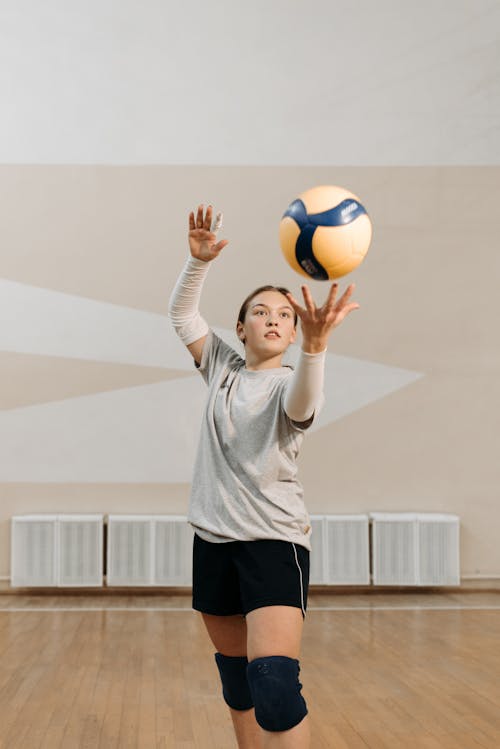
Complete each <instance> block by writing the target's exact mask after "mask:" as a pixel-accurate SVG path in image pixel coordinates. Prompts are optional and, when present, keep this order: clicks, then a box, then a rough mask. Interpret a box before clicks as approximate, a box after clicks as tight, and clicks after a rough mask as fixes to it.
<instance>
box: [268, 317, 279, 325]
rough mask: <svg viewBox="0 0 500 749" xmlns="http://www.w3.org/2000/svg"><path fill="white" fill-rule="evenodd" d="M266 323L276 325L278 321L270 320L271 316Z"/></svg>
mask: <svg viewBox="0 0 500 749" xmlns="http://www.w3.org/2000/svg"><path fill="white" fill-rule="evenodd" d="M266 324H267V325H277V324H278V321H277V320H271V318H269V319H268V321H267V323H266Z"/></svg>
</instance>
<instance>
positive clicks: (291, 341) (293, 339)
mask: <svg viewBox="0 0 500 749" xmlns="http://www.w3.org/2000/svg"><path fill="white" fill-rule="evenodd" d="M296 338H297V328H294V329H293V331H292V334H291V336H290V343H295V339H296Z"/></svg>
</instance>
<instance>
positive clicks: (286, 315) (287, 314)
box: [281, 312, 290, 317]
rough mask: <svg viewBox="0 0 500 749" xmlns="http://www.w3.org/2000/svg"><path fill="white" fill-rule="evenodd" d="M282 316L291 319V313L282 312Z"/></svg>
mask: <svg viewBox="0 0 500 749" xmlns="http://www.w3.org/2000/svg"><path fill="white" fill-rule="evenodd" d="M281 314H282V315H283V316H284V317H290V313H289V312H282V313H281Z"/></svg>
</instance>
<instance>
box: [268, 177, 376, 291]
mask: <svg viewBox="0 0 500 749" xmlns="http://www.w3.org/2000/svg"><path fill="white" fill-rule="evenodd" d="M279 236H280V245H281V250H282V252H283V255H284V256H285V260H286V261H287V263H288V264H289V265H290V266H291V267H292V268H293V270H295V271H296V272H297V273H300V274H301V275H303V276H307V277H308V278H313V279H314V280H315V281H328V280H329V279H334V278H340V277H341V276H345V275H346V274H347V273H350V272H351V271H352V270H354V269H355V268H357V267H358V265H359V264H360V263H361V262H362V260H363V259H364V257H365V255H366V253H367V252H368V248H369V246H370V242H371V239H372V223H371V221H370V217H369V216H368V214H367V212H366V210H365V208H364V207H363V205H362V204H361V201H360V200H359V198H358V197H357V196H356V195H354V193H352V192H350V191H349V190H346V189H345V188H344V187H337V186H336V185H320V186H318V187H313V188H311V189H310V190H306V191H305V192H303V193H301V194H300V195H299V196H298V198H297V199H296V200H294V201H293V203H290V205H289V206H288V208H287V210H286V211H285V213H284V214H283V217H282V219H281V222H280V232H279Z"/></svg>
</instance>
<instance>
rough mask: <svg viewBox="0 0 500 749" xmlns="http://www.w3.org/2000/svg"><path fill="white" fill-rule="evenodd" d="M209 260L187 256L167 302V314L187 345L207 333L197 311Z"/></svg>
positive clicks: (206, 327) (206, 326)
mask: <svg viewBox="0 0 500 749" xmlns="http://www.w3.org/2000/svg"><path fill="white" fill-rule="evenodd" d="M209 266H210V262H207V263H206V262H205V261H204V260H198V259H197V258H195V257H193V256H192V255H190V256H189V258H188V260H187V261H186V264H185V265H184V268H183V269H182V271H181V274H180V276H179V278H178V279H177V283H176V284H175V286H174V290H173V291H172V294H171V296H170V299H169V302H168V316H169V317H170V319H171V320H172V325H173V326H174V328H175V332H176V333H177V335H178V336H179V338H180V339H181V341H182V342H183V343H185V344H186V346H187V345H189V344H190V343H194V341H197V340H198V339H199V338H203V336H204V335H206V334H207V333H208V330H209V328H208V324H207V323H206V321H205V320H204V319H203V317H202V316H201V315H200V313H199V311H198V305H199V303H200V297H201V290H202V288H203V283H204V281H205V277H206V275H207V273H208V269H209Z"/></svg>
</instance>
